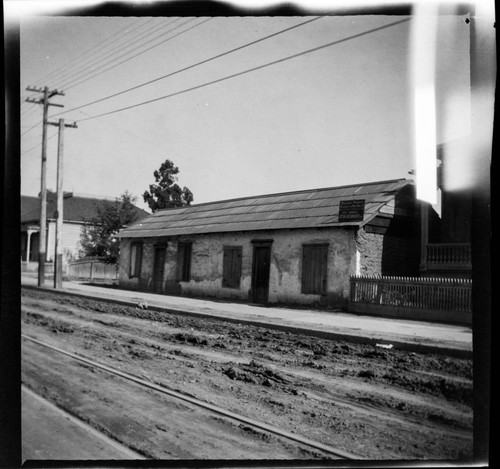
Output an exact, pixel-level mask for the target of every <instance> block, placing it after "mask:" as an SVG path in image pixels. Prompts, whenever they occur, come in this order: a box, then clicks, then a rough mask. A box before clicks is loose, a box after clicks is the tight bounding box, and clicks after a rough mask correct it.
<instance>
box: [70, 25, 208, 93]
mask: <svg viewBox="0 0 500 469" xmlns="http://www.w3.org/2000/svg"><path fill="white" fill-rule="evenodd" d="M211 19H212V18H207V19H205V20H203V21H201V22H200V23H198V24H195V25H193V26H191V27H189V28H187V29H185V30H183V31H180V32H178V33H177V34H174V35H173V36H170V37H168V38H166V39H164V40H163V41H160V42H158V43H157V44H154V45H153V46H151V47H149V48H147V49H145V50H142V51H140V52H138V53H137V54H135V55H133V56H132V57H128V58H127V59H125V60H122V61H121V62H118V63H117V64H114V65H112V66H111V67H108V68H106V69H104V70H102V71H100V72H99V73H95V74H94V75H91V76H90V77H88V78H86V79H85V80H81V81H79V82H77V83H75V84H74V85H72V86H70V87H69V89H71V88H74V87H75V86H77V85H80V84H81V83H84V82H86V81H88V80H90V79H91V78H95V77H96V76H98V75H101V74H103V73H104V72H107V71H109V70H111V69H113V68H115V67H117V66H119V65H121V64H123V63H125V62H128V61H129V60H132V59H134V58H135V57H137V56H139V55H141V54H144V53H145V52H148V51H150V50H151V49H154V48H155V47H158V46H159V45H161V44H164V43H165V42H168V41H170V40H172V39H174V38H176V37H178V36H180V35H182V34H184V33H187V32H188V31H191V30H192V29H194V28H197V27H198V26H201V25H202V24H203V23H206V22H207V21H210V20H211ZM191 21H193V19H191V20H188V21H186V22H185V23H183V24H182V25H180V26H176V27H175V28H173V29H172V30H171V31H170V32H172V31H173V30H174V29H177V28H178V27H181V26H184V25H186V24H187V23H189V22H191ZM149 42H151V41H149ZM143 45H145V44H143ZM141 47H142V46H141ZM129 52H130V51H129ZM125 55H126V54H125ZM122 57H123V56H122Z"/></svg>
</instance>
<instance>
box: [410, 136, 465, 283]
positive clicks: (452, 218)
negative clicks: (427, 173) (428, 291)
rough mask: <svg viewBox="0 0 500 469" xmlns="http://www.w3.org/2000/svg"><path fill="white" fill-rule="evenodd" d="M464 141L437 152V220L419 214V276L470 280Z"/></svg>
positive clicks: (458, 141)
mask: <svg viewBox="0 0 500 469" xmlns="http://www.w3.org/2000/svg"><path fill="white" fill-rule="evenodd" d="M470 155H471V153H470V143H469V142H468V141H467V139H461V140H457V141H454V142H448V143H446V144H441V145H439V146H438V148H437V160H438V163H439V167H438V198H439V199H440V206H441V216H440V219H439V221H436V218H435V213H434V212H433V211H428V210H427V211H423V212H422V230H423V231H422V251H421V263H420V269H421V275H422V276H434V277H435V276H440V277H454V278H471V272H472V256H471V220H472V184H473V183H474V181H473V175H472V174H471V168H470V161H471V156H470Z"/></svg>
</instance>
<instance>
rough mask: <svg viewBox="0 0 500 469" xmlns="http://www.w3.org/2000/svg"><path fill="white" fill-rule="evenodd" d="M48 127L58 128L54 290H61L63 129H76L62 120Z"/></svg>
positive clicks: (74, 124)
mask: <svg viewBox="0 0 500 469" xmlns="http://www.w3.org/2000/svg"><path fill="white" fill-rule="evenodd" d="M47 123H48V124H49V125H56V126H58V127H59V137H58V145H57V211H56V249H55V256H54V288H62V264H63V208H64V192H63V160H64V127H71V128H73V129H76V128H77V125H76V123H73V124H65V123H64V119H59V122H47Z"/></svg>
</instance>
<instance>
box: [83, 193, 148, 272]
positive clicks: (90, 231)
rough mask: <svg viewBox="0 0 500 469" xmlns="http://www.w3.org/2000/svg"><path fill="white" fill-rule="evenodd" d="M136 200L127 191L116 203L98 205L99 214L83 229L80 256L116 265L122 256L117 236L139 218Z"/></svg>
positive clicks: (103, 202)
mask: <svg viewBox="0 0 500 469" xmlns="http://www.w3.org/2000/svg"><path fill="white" fill-rule="evenodd" d="M136 200H137V197H135V196H134V195H132V194H130V193H129V192H128V191H125V192H124V193H123V194H122V195H121V196H120V197H117V198H116V199H115V201H114V202H105V201H102V202H100V203H98V205H97V207H96V211H97V214H96V215H95V216H94V217H93V218H92V219H91V220H89V221H88V223H87V224H86V225H85V226H84V227H83V228H82V233H81V237H80V241H81V246H82V248H81V252H80V254H81V255H83V256H84V257H87V256H95V257H99V258H101V259H102V260H103V261H104V262H106V263H108V264H116V263H117V262H118V258H119V255H120V240H119V239H118V238H117V237H116V234H117V233H118V231H119V230H121V229H122V228H123V227H124V226H126V225H130V224H131V223H134V222H135V221H136V220H137V218H138V217H139V214H138V211H137V209H136V207H135V206H134V202H135V201H136Z"/></svg>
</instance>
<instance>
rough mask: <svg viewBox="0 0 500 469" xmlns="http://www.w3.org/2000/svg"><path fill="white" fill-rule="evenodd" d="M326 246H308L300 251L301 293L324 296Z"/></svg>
mask: <svg viewBox="0 0 500 469" xmlns="http://www.w3.org/2000/svg"><path fill="white" fill-rule="evenodd" d="M327 260H328V245H327V244H309V245H304V246H303V251H302V293H307V294H313V295H324V294H326V284H327Z"/></svg>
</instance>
